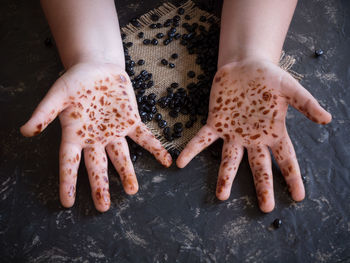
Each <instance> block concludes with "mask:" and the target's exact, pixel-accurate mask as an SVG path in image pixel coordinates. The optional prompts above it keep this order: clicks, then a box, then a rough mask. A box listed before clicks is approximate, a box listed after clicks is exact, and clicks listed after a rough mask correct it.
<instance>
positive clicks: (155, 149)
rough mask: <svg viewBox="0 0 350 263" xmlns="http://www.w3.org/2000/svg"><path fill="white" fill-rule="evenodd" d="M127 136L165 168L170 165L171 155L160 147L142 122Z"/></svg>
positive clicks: (158, 142)
mask: <svg viewBox="0 0 350 263" xmlns="http://www.w3.org/2000/svg"><path fill="white" fill-rule="evenodd" d="M128 136H129V137H130V138H131V139H132V140H133V141H135V142H136V143H137V144H139V145H140V146H141V147H143V148H145V149H146V150H147V151H149V152H150V153H151V154H153V155H154V157H156V159H157V160H158V161H159V162H160V163H161V164H162V165H164V166H165V167H169V166H170V165H171V163H172V160H173V159H172V158H171V155H170V154H169V153H168V151H167V150H165V149H164V147H163V146H162V145H161V143H160V141H159V140H157V138H156V137H155V136H154V135H153V134H152V132H151V131H150V130H149V129H148V128H147V127H146V125H145V124H143V123H142V122H141V123H140V124H138V125H136V126H135V128H134V129H133V130H132V131H131V132H130V133H129V134H128Z"/></svg>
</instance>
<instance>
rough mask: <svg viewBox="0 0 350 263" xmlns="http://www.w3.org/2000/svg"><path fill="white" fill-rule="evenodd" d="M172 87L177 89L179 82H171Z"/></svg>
mask: <svg viewBox="0 0 350 263" xmlns="http://www.w3.org/2000/svg"><path fill="white" fill-rule="evenodd" d="M170 87H172V88H173V89H176V88H177V87H179V83H177V82H173V83H171V84H170Z"/></svg>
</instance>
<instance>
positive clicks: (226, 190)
mask: <svg viewBox="0 0 350 263" xmlns="http://www.w3.org/2000/svg"><path fill="white" fill-rule="evenodd" d="M295 4H296V1H295V0H286V1H280V0H266V1H260V0H236V1H232V0H226V1H225V3H224V6H223V12H222V22H221V37H220V51H219V62H218V72H217V73H216V75H215V77H214V81H213V85H212V89H211V94H210V104H209V116H208V121H207V124H206V125H205V126H204V127H203V128H202V129H201V130H200V131H199V132H198V134H197V135H196V136H195V137H194V138H193V139H192V140H191V141H190V142H189V144H188V145H187V146H186V148H185V149H184V150H183V151H182V153H181V154H180V156H179V157H178V159H177V165H178V166H179V167H184V166H185V165H187V163H188V162H189V161H190V160H191V159H192V158H193V157H194V156H195V155H197V154H198V153H199V152H200V151H202V150H203V149H204V148H205V147H207V146H208V145H210V144H211V143H212V142H214V141H215V140H216V139H218V138H222V139H223V140H224V146H223V150H222V160H221V166H220V171H219V177H218V182H217V188H216V196H217V197H218V198H219V199H220V200H226V199H227V198H229V196H230V191H231V186H232V182H233V179H234V177H235V175H236V172H237V170H238V167H239V164H240V162H241V160H242V157H243V153H244V148H246V149H247V151H248V158H249V164H250V167H251V170H252V173H253V176H254V184H255V188H256V193H257V196H258V201H259V206H260V209H261V210H262V211H264V212H270V211H272V209H273V208H274V205H275V201H274V194H273V179H272V169H271V157H270V152H269V149H271V151H272V153H273V155H274V157H275V159H276V161H277V163H278V165H279V167H280V169H281V171H282V174H283V176H284V177H285V180H286V183H287V185H288V189H289V191H290V192H291V196H292V198H293V199H294V200H295V201H301V200H302V199H303V198H304V196H305V190H304V186H303V182H302V180H301V176H300V169H299V166H298V161H297V159H296V156H295V152H294V148H293V144H292V142H291V140H290V138H289V135H288V133H287V129H286V125H285V117H286V113H287V108H288V105H289V104H290V105H292V106H293V107H295V108H296V109H298V110H299V111H300V112H302V113H303V114H304V115H306V116H307V117H308V118H309V119H311V120H312V121H314V122H316V123H319V124H326V123H328V122H330V121H331V115H330V114H329V113H328V112H327V111H325V110H324V109H323V108H322V107H321V106H320V105H319V104H318V102H317V101H316V100H315V98H313V97H312V95H311V94H310V93H309V92H308V91H307V90H306V89H304V88H303V87H302V86H301V85H300V84H299V83H298V82H297V81H296V80H295V79H294V78H293V77H292V76H290V75H289V74H288V73H287V72H286V71H284V70H282V69H280V68H279V67H278V66H277V63H278V60H279V57H280V54H281V49H282V45H283V42H284V39H285V36H286V32H287V29H288V26H289V23H290V20H291V17H292V14H293V12H294V8H295Z"/></svg>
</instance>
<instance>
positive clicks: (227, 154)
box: [216, 142, 244, 200]
mask: <svg viewBox="0 0 350 263" xmlns="http://www.w3.org/2000/svg"><path fill="white" fill-rule="evenodd" d="M243 153H244V148H243V147H242V146H238V145H236V144H234V143H227V142H224V146H223V148H222V159H221V165H220V170H219V177H218V182H217V185H216V197H217V198H218V199H220V200H227V199H228V198H229V197H230V193H231V187H232V182H233V180H234V179H235V176H236V173H237V170H238V167H239V164H240V163H241V161H242V157H243Z"/></svg>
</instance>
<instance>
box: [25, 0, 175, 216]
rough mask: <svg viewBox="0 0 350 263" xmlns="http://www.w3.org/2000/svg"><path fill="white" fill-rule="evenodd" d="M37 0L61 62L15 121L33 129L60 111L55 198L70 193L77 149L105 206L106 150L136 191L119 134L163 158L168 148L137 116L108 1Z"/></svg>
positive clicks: (65, 198)
mask: <svg viewBox="0 0 350 263" xmlns="http://www.w3.org/2000/svg"><path fill="white" fill-rule="evenodd" d="M88 2H89V3H87V2H86V0H75V1H70V0H59V1H58V0H50V1H42V6H43V9H44V11H45V14H46V16H47V19H48V21H49V24H50V26H51V30H52V32H53V34H54V37H55V40H56V43H57V46H58V49H59V52H60V56H61V59H62V62H63V64H64V65H65V68H66V73H65V74H64V75H62V76H61V77H60V78H59V79H58V80H57V81H56V82H55V83H54V85H53V86H52V87H51V89H50V90H49V92H48V93H47V95H46V96H45V98H44V99H43V100H42V101H41V102H40V104H39V105H38V106H37V108H36V110H35V111H34V113H33V115H32V117H31V118H30V119H29V121H28V122H27V123H26V124H25V125H23V126H22V127H21V132H22V134H23V135H24V136H27V137H30V136H34V135H37V134H39V133H40V132H41V131H43V130H44V129H45V128H46V127H47V125H49V123H51V122H52V121H53V120H54V119H55V118H56V117H57V116H59V119H60V123H61V127H62V140H61V147H60V155H59V158H60V200H61V203H62V205H63V206H65V207H71V206H72V205H73V204H74V201H75V192H76V180H77V171H78V167H79V163H80V160H81V151H82V150H83V151H84V160H85V165H86V168H87V172H88V175H89V181H90V185H91V191H92V198H93V200H94V204H95V207H96V209H97V210H98V211H101V212H104V211H107V210H108V209H109V208H110V194H109V182H108V169H107V163H108V161H107V154H106V150H107V153H108V156H109V158H110V160H111V161H112V163H113V165H114V166H115V168H116V170H117V172H118V174H119V175H120V178H121V181H122V184H123V187H124V190H125V192H126V193H127V194H135V193H136V192H137V191H138V188H139V186H138V183H137V179H136V175H135V171H134V168H133V165H132V162H131V160H130V156H129V149H128V144H127V142H126V140H125V136H129V137H130V138H131V139H133V140H134V141H135V142H136V143H138V144H139V145H141V146H142V147H144V148H145V149H146V150H148V151H149V152H151V153H152V154H153V155H154V156H155V157H156V159H157V160H158V161H159V162H160V163H162V164H163V165H164V166H166V167H169V166H170V165H171V162H172V158H171V156H170V154H169V153H168V152H167V151H166V150H165V149H164V148H163V147H162V146H161V144H160V142H159V141H158V140H157V139H156V138H155V137H154V135H153V134H152V133H151V132H150V131H149V130H148V129H147V128H146V126H145V125H144V124H143V123H142V122H141V119H140V116H139V114H138V109H137V103H136V99H135V95H134V91H133V88H132V85H131V82H130V79H129V77H128V75H127V74H126V72H125V71H124V55H123V49H122V44H121V39H120V32H119V25H118V20H117V14H116V11H115V7H114V1H109V0H103V1H98V3H97V2H96V1H92V0H88Z"/></svg>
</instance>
